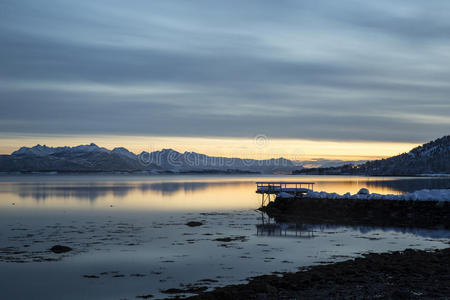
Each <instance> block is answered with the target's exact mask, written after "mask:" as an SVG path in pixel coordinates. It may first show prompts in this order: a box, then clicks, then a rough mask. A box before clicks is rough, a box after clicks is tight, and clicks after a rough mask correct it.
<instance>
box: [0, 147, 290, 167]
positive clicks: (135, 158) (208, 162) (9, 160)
mask: <svg viewBox="0 0 450 300" xmlns="http://www.w3.org/2000/svg"><path fill="white" fill-rule="evenodd" d="M294 168H295V165H294V163H293V162H291V161H290V160H287V159H283V158H279V159H269V160H254V159H240V158H226V157H213V156H207V155H204V154H199V153H195V152H185V153H180V152H177V151H175V150H172V149H163V150H161V151H155V152H151V153H148V152H142V153H140V154H139V155H136V154H134V153H132V152H130V151H129V150H127V149H126V148H123V147H119V148H114V149H113V150H108V149H106V148H102V147H99V146H97V145H95V144H93V143H92V144H90V145H79V146H75V147H67V146H66V147H48V146H45V145H43V146H42V145H36V146H34V147H31V148H29V147H22V148H20V149H19V150H17V151H15V152H13V153H12V154H11V155H1V156H0V171H3V172H14V171H23V172H39V171H44V172H48V171H60V172H111V171H124V172H134V171H151V172H191V171H192V172H202V171H208V172H209V171H212V170H216V171H226V172H235V171H236V172H237V171H247V172H262V173H274V172H290V171H292V170H293V169H294Z"/></svg>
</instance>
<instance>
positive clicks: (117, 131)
mask: <svg viewBox="0 0 450 300" xmlns="http://www.w3.org/2000/svg"><path fill="white" fill-rule="evenodd" d="M448 11H450V2H449V1H445V0H442V1H436V0H434V1H433V0H431V1H416V0H407V1H406V0H405V1H398V0H397V1H395V0H394V1H392V0H391V1H383V0H380V1H370V2H369V1H364V2H361V1H349V0H341V1H333V0H329V1H321V0H304V1H283V0H281V1H262V0H259V1H251V0H249V1H210V0H208V1H206V0H205V1H198V0H193V1H149V0H133V1H123V0H96V1H87V0H78V1H66V0H53V1H49V0H40V1H35V0H21V1H17V0H2V1H1V2H0V40H1V45H0V153H10V152H11V151H13V150H15V149H16V148H18V147H19V146H21V145H27V146H31V145H33V144H36V143H40V144H48V145H54V146H57V145H59V146H61V145H74V144H77V143H90V142H96V143H99V144H100V145H103V146H108V145H114V146H117V145H120V146H125V147H128V148H130V149H131V150H134V151H136V152H138V151H142V150H147V149H148V148H167V147H171V148H174V149H177V150H180V151H194V150H195V151H198V152H203V153H206V154H222V155H226V156H237V155H239V156H243V157H248V156H255V155H265V156H278V155H284V156H289V155H291V156H292V155H293V156H295V155H296V156H303V157H304V158H306V157H309V158H311V157H328V158H330V159H331V158H333V157H338V156H339V158H341V159H349V160H350V159H354V158H355V157H363V159H365V158H367V157H371V158H374V157H386V156H390V155H395V154H398V153H402V152H405V151H408V150H409V149H410V148H412V147H413V146H416V145H418V144H422V143H424V142H427V141H430V140H433V139H435V138H438V137H440V136H443V135H446V134H449V128H450V118H449V115H450V100H449V95H450V84H449V83H450V18H448ZM261 137H263V138H261ZM262 140H263V141H264V142H263V143H262V144H263V145H261V141H262ZM255 153H256V154H255ZM258 153H260V154H258Z"/></svg>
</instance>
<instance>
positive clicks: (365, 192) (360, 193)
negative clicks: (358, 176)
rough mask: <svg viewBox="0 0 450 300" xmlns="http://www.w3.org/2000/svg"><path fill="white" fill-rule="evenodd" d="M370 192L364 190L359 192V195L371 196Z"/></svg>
mask: <svg viewBox="0 0 450 300" xmlns="http://www.w3.org/2000/svg"><path fill="white" fill-rule="evenodd" d="M369 194H370V193H369V190H368V189H366V188H362V189H360V190H359V192H358V195H369Z"/></svg>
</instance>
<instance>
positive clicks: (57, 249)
mask: <svg viewBox="0 0 450 300" xmlns="http://www.w3.org/2000/svg"><path fill="white" fill-rule="evenodd" d="M50 251H52V252H53V253H58V254H59V253H66V252H69V251H72V248H70V247H67V246H61V245H55V246H53V247H51V248H50Z"/></svg>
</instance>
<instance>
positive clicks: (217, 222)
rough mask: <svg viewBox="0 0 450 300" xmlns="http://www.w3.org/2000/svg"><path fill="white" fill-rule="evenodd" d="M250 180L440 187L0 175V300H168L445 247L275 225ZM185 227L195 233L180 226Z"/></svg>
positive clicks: (438, 239) (417, 183)
mask: <svg viewBox="0 0 450 300" xmlns="http://www.w3.org/2000/svg"><path fill="white" fill-rule="evenodd" d="M259 180H264V181H268V180H277V181H289V180H290V181H315V182H317V184H316V187H315V189H316V190H324V191H328V192H338V193H345V192H352V193H355V192H357V191H358V190H359V189H360V188H362V187H367V188H369V190H370V191H371V192H377V193H393V194H397V193H405V192H411V191H414V190H415V189H422V188H439V187H447V186H448V183H449V179H439V178H433V179H423V178H364V177H332V176H322V177H313V176H304V177H300V176H295V177H294V176H287V177H281V176H277V177H256V176H161V177H156V176H129V175H115V176H111V175H95V176H93V175H89V176H87V175H78V176H75V175H62V176H44V175H29V176H28V175H27V176H15V177H12V176H2V177H0V248H1V249H0V291H1V293H2V294H1V295H0V298H5V299H36V298H42V299H62V298H63V299H135V297H136V296H140V295H148V294H152V295H154V296H155V297H156V298H158V297H167V296H170V295H165V294H163V293H161V290H163V289H168V288H185V287H186V285H187V286H189V285H190V284H196V285H197V286H201V287H203V286H205V287H208V288H212V287H215V286H223V285H226V284H230V283H239V282H244V281H245V278H247V277H252V276H256V275H260V274H268V273H271V272H284V271H295V270H297V268H298V267H302V266H309V265H313V264H321V263H327V262H331V261H338V260H345V259H348V258H349V257H354V256H357V255H360V254H361V253H366V252H369V251H374V252H384V251H391V250H401V249H405V248H418V249H435V248H444V247H448V243H449V241H450V232H448V231H445V230H424V229H415V230H406V229H399V228H370V227H348V226H327V225H321V226H317V225H316V226H312V225H308V224H304V225H303V226H302V227H297V228H295V227H292V226H290V224H274V223H273V220H268V219H267V217H265V216H264V215H262V214H261V213H259V212H257V211H255V210H254V209H255V208H257V207H258V206H259V204H260V196H258V195H256V194H255V182H256V181H259ZM188 221H201V222H202V223H203V224H204V225H202V226H199V227H189V226H186V225H185V223H186V222H188ZM268 223H269V225H267V224H268ZM262 224H264V226H261V225H262ZM227 238H231V241H229V239H227ZM217 239H219V240H217ZM221 239H223V240H221ZM55 244H63V245H68V246H70V247H72V248H73V249H74V250H73V251H72V252H69V253H67V254H53V253H51V252H49V251H48V249H49V248H50V247H51V246H53V245H55ZM85 275H86V276H88V277H91V278H86V277H84V276H85ZM202 280H203V281H202ZM24 287H27V288H24Z"/></svg>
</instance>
